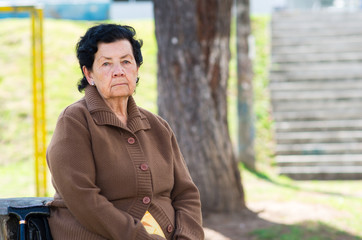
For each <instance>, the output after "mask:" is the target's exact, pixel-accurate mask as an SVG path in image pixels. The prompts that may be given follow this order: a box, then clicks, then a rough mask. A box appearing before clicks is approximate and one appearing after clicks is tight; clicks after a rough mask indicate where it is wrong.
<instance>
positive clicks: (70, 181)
mask: <svg viewBox="0 0 362 240" xmlns="http://www.w3.org/2000/svg"><path fill="white" fill-rule="evenodd" d="M91 149H92V148H91V138H90V133H89V130H88V128H87V125H86V124H84V123H81V122H80V121H78V120H77V119H75V118H73V117H71V116H67V115H64V114H63V115H62V116H61V117H60V118H59V119H58V122H57V126H56V129H55V132H54V134H53V138H52V141H51V143H50V145H49V147H48V151H47V161H48V165H49V168H50V171H51V173H52V178H53V184H54V187H55V189H56V191H57V192H58V194H59V195H60V196H61V197H62V199H63V201H64V202H65V205H66V207H67V208H68V209H69V211H70V212H71V214H72V215H73V216H74V217H75V218H76V219H77V221H78V222H79V223H80V224H81V225H82V226H84V227H85V228H86V229H87V230H88V231H90V232H93V233H95V234H98V235H100V236H102V237H104V238H106V239H142V240H143V239H161V238H160V237H159V236H157V235H150V234H148V233H147V231H146V229H145V228H144V227H143V225H142V223H141V222H140V221H139V220H137V219H134V218H133V217H132V216H131V215H129V214H128V213H126V212H124V211H121V210H119V209H117V208H115V207H114V206H113V204H112V203H111V202H110V201H108V200H107V198H106V197H104V196H102V194H100V192H101V189H100V188H99V187H98V186H97V185H96V183H95V179H96V176H95V175H96V169H95V164H94V160H93V154H92V150H91Z"/></svg>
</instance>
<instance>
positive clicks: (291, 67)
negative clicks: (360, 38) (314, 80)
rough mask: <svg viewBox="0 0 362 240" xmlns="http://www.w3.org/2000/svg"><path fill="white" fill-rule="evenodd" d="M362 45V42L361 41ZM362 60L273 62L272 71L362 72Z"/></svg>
mask: <svg viewBox="0 0 362 240" xmlns="http://www.w3.org/2000/svg"><path fill="white" fill-rule="evenodd" d="M361 45H362V42H361ZM361 49H362V48H361ZM361 68H362V62H353V63H350V62H347V63H343V62H340V63H328V62H324V63H314V64H295V63H283V64H278V63H273V64H272V66H271V71H272V72H273V73H283V72H306V71H308V72H312V71H313V72H314V71H341V72H356V71H357V72H361Z"/></svg>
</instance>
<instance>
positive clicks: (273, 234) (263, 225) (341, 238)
mask: <svg viewBox="0 0 362 240" xmlns="http://www.w3.org/2000/svg"><path fill="white" fill-rule="evenodd" d="M204 227H205V235H206V237H205V240H362V237H360V236H354V235H351V234H350V233H348V232H344V231H342V230H340V229H336V228H334V227H331V226H329V225H327V224H326V223H323V222H319V221H305V222H301V223H297V224H292V225H287V224H280V223H274V222H270V221H268V220H265V219H263V218H260V217H259V216H258V215H257V214H256V213H254V212H252V211H250V210H245V211H244V212H241V213H239V214H235V213H234V214H208V215H206V216H205V218H204Z"/></svg>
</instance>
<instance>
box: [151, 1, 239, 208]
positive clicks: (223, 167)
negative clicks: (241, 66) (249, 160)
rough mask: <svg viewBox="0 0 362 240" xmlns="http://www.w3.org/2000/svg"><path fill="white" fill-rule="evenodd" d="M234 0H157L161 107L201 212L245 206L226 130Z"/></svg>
mask: <svg viewBox="0 0 362 240" xmlns="http://www.w3.org/2000/svg"><path fill="white" fill-rule="evenodd" d="M232 2H233V1H232V0H167V1H164V0H154V13H155V24H156V38H157V45H158V108H159V114H160V115H161V116H162V117H164V118H165V119H166V120H167V121H168V122H169V123H170V125H171V127H172V128H173V130H174V131H175V134H176V136H177V139H178V141H179V145H180V148H181V151H182V152H183V154H184V157H185V160H186V162H187V165H188V167H189V169H190V173H191V176H192V178H193V180H194V181H195V183H196V185H197V186H198V188H199V190H200V194H201V202H202V207H203V212H204V213H207V212H211V211H212V212H230V211H236V210H239V209H242V208H243V207H245V202H244V192H243V187H242V185H241V177H240V172H239V169H238V165H237V161H236V158H235V155H234V153H233V148H232V144H231V140H230V136H229V133H228V122H227V102H226V88H227V80H228V67H229V59H230V51H229V38H230V19H231V6H232Z"/></svg>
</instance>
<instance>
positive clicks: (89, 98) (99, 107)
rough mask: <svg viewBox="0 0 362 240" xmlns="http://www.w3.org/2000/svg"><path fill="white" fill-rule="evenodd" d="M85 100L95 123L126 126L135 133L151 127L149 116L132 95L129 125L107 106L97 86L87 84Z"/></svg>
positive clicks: (129, 104) (129, 105)
mask: <svg viewBox="0 0 362 240" xmlns="http://www.w3.org/2000/svg"><path fill="white" fill-rule="evenodd" d="M85 101H86V103H87V108H88V110H89V112H90V114H91V115H92V117H93V119H94V121H95V123H96V124H98V125H112V126H116V127H120V128H124V129H126V130H128V131H131V132H133V133H135V132H137V131H139V130H146V129H150V128H151V126H150V124H149V122H148V119H147V117H146V116H145V115H144V114H143V113H141V112H140V110H139V108H138V106H137V105H136V102H135V100H134V99H133V97H132V96H130V97H129V98H128V105H127V112H128V120H127V126H126V125H125V124H123V123H122V122H121V121H120V120H119V119H118V118H117V116H116V115H115V114H114V113H113V111H112V110H111V109H110V108H109V107H108V106H107V104H106V103H105V102H104V100H103V98H102V97H101V95H100V94H99V93H98V90H97V89H96V87H93V86H87V87H86V88H85Z"/></svg>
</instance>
